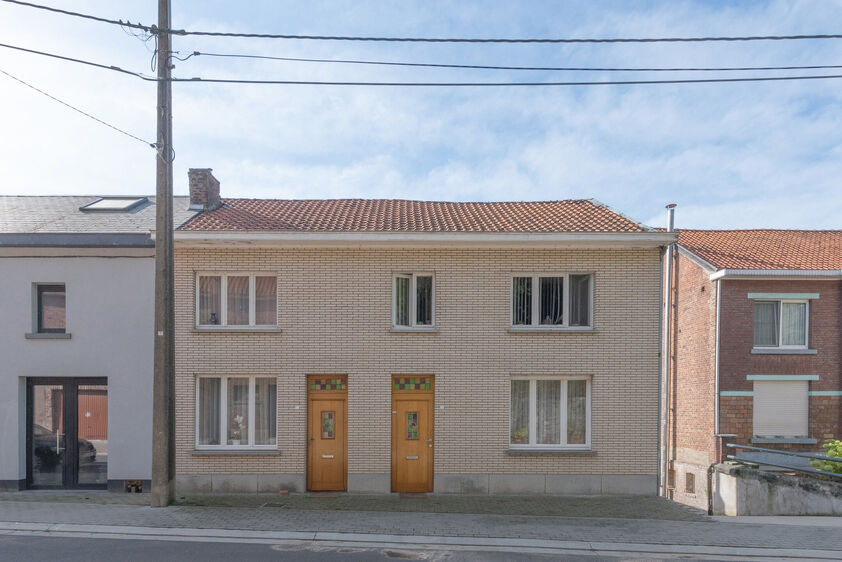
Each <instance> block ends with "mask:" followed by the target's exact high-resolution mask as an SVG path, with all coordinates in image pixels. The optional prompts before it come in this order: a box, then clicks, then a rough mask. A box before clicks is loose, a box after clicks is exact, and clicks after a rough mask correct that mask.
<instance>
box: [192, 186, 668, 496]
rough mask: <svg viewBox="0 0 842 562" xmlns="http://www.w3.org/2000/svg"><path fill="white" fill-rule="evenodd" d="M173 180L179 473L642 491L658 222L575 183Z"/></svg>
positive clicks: (440, 486) (219, 481)
mask: <svg viewBox="0 0 842 562" xmlns="http://www.w3.org/2000/svg"><path fill="white" fill-rule="evenodd" d="M190 190H191V198H192V203H193V204H194V205H196V206H201V207H202V208H203V209H204V211H203V212H201V213H199V214H198V215H197V216H196V217H195V218H194V219H193V220H191V221H189V222H188V223H187V224H185V225H183V226H182V227H181V228H179V229H178V230H177V231H176V233H175V244H176V249H175V263H176V270H175V281H176V315H177V317H176V386H177V388H176V393H177V397H176V399H177V414H176V416H177V417H176V425H177V473H178V479H177V485H178V488H179V490H180V491H182V492H184V491H215V492H226V491H276V490H279V489H288V490H291V491H304V490H307V489H309V490H347V491H349V492H390V491H415V492H427V491H429V492H432V491H435V492H443V493H446V492H457V493H458V492H461V493H525V492H530V493H535V492H537V493H582V494H585V493H588V494H589V493H619V492H622V493H641V494H655V493H656V492H657V490H656V474H657V468H658V467H657V449H658V443H657V438H658V431H657V428H658V389H659V353H658V352H659V312H660V308H659V307H660V298H661V297H660V293H659V287H660V260H661V255H662V249H663V247H664V246H665V245H667V244H669V243H670V242H671V241H672V240H673V239H674V235H673V234H668V233H663V232H656V231H654V230H652V229H650V228H648V227H646V226H643V225H641V224H639V223H636V222H634V221H632V220H630V219H628V218H627V217H625V216H623V215H621V214H619V213H617V212H615V211H613V210H611V209H610V208H608V207H606V206H604V205H602V204H600V203H598V202H595V201H592V200H577V201H554V202H537V203H432V202H418V201H396V200H330V201H289V200H247V199H222V200H220V199H219V183H218V182H217V181H216V179H215V178H213V176H212V175H211V173H210V170H191V171H190Z"/></svg>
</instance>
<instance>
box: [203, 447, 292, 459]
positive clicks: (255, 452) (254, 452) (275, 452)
mask: <svg viewBox="0 0 842 562" xmlns="http://www.w3.org/2000/svg"><path fill="white" fill-rule="evenodd" d="M190 454H192V455H193V456H194V457H200V456H215V455H264V456H276V455H280V454H281V451H280V450H278V449H193V451H192V452H191V453H190Z"/></svg>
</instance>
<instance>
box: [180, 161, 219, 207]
mask: <svg viewBox="0 0 842 562" xmlns="http://www.w3.org/2000/svg"><path fill="white" fill-rule="evenodd" d="M211 172H213V170H212V169H211V168H190V169H189V170H187V177H188V178H189V179H190V209H191V210H194V211H212V210H214V209H217V208H219V207H221V206H222V201H221V200H220V199H219V180H218V179H216V178H215V177H213V174H212V173H211Z"/></svg>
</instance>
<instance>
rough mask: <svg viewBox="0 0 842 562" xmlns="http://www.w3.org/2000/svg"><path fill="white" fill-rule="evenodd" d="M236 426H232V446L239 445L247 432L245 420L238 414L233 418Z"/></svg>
mask: <svg viewBox="0 0 842 562" xmlns="http://www.w3.org/2000/svg"><path fill="white" fill-rule="evenodd" d="M233 420H234V424H233V425H232V426H231V444H232V445H239V444H240V442H241V440H242V439H243V432H244V431H245V429H246V427H245V425H244V424H243V422H244V421H245V418H244V417H243V416H242V415H240V414H237V415H235V416H234V418H233Z"/></svg>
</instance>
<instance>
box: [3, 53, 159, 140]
mask: <svg viewBox="0 0 842 562" xmlns="http://www.w3.org/2000/svg"><path fill="white" fill-rule="evenodd" d="M0 73H3V74H5V75H6V76H8V77H9V78H11V79H12V80H15V81H17V82H20V83H21V84H23V85H24V86H26V87H27V88H31V89H33V90H35V91H36V92H38V93H39V94H43V95H45V96H47V97H48V98H50V99H51V100H54V101H57V102H59V103H60V104H62V105H63V106H65V107H69V108H70V109H72V110H73V111H75V112H77V113H81V114H82V115H84V116H85V117H88V118H89V119H93V120H94V121H96V122H97V123H100V124H102V125H105V126H106V127H108V128H110V129H114V130H115V131H117V132H118V133H122V134H124V135H126V136H127V137H130V138H133V139H135V140H138V141H140V142H142V143H143V144H145V145H146V146H150V147H152V148H156V147H155V143H153V142H149V141H145V140H143V139H142V138H140V137H137V136H135V135H133V134H131V133H129V132H127V131H124V130H123V129H121V128H119V127H115V126H114V125H112V124H110V123H107V122H105V121H103V120H102V119H100V118H98V117H94V116H93V115H91V114H90V113H87V112H85V111H82V110H81V109H79V108H78V107H74V106H72V105H70V104H69V103H67V102H66V101H62V100H60V99H58V98H57V97H55V96H53V95H52V94H48V93H47V92H45V91H44V90H42V89H40V88H36V87H35V86H33V85H32V84H30V83H28V82H25V81H23V80H21V79H20V78H18V77H17V76H12V75H11V74H9V73H8V72H6V71H5V70H3V69H0Z"/></svg>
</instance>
